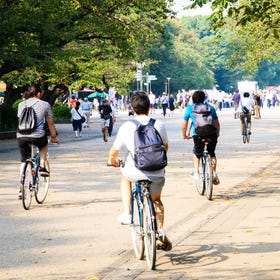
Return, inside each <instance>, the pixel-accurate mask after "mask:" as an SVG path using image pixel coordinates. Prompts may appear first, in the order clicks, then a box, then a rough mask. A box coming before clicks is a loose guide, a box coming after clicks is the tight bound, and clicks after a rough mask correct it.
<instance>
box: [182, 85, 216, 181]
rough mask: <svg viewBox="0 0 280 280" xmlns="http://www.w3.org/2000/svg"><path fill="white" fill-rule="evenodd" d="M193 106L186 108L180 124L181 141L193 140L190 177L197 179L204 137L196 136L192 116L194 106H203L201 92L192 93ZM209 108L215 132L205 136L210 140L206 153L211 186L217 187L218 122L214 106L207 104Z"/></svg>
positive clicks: (202, 94) (203, 97) (203, 100)
mask: <svg viewBox="0 0 280 280" xmlns="http://www.w3.org/2000/svg"><path fill="white" fill-rule="evenodd" d="M192 101H193V104H190V105H188V106H187V108H186V111H185V114H184V121H183V124H182V135H183V139H187V140H189V139H193V143H194V147H193V163H194V171H193V175H192V177H193V178H194V179H198V178H199V166H200V158H201V156H202V154H203V149H204V143H203V142H202V139H203V138H205V137H200V136H198V135H197V133H196V131H195V127H194V123H195V116H194V114H193V108H194V106H195V105H198V106H205V103H204V102H205V93H204V91H202V90H197V91H195V92H194V94H193V96H192ZM208 105H209V106H210V113H211V116H212V120H213V125H214V126H215V127H216V132H214V134H211V135H207V137H206V138H207V139H211V141H210V142H209V144H208V147H207V149H208V153H209V154H210V156H211V161H212V166H213V184H215V185H218V184H219V183H220V180H219V178H218V175H217V172H216V166H217V158H216V154H215V150H216V145H217V139H218V137H219V135H220V122H219V119H218V116H217V113H216V110H215V108H214V106H212V105H211V104H208ZM189 120H191V124H190V134H189V133H187V130H188V128H189Z"/></svg>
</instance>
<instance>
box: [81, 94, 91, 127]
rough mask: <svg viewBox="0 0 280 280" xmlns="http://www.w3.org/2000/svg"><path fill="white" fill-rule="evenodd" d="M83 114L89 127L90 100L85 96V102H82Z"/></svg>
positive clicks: (85, 124) (85, 123)
mask: <svg viewBox="0 0 280 280" xmlns="http://www.w3.org/2000/svg"><path fill="white" fill-rule="evenodd" d="M81 107H82V112H83V113H82V114H83V116H84V117H85V119H86V121H85V122H84V127H89V126H90V125H89V123H90V108H91V105H90V102H89V101H88V99H87V98H84V102H83V103H82V106H81Z"/></svg>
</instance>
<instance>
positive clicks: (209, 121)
mask: <svg viewBox="0 0 280 280" xmlns="http://www.w3.org/2000/svg"><path fill="white" fill-rule="evenodd" d="M192 114H193V116H194V124H193V125H194V128H195V132H196V134H197V135H198V136H201V137H207V136H211V135H213V134H216V133H217V129H216V127H215V125H214V123H213V118H212V115H211V111H210V106H209V104H203V105H198V104H195V105H194V106H193V110H192Z"/></svg>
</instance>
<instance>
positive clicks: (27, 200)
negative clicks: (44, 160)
mask: <svg viewBox="0 0 280 280" xmlns="http://www.w3.org/2000/svg"><path fill="white" fill-rule="evenodd" d="M32 191H33V189H32V166H31V162H26V163H25V167H24V170H23V179H22V205H23V208H24V209H25V210H28V209H29V208H30V205H31V200H32Z"/></svg>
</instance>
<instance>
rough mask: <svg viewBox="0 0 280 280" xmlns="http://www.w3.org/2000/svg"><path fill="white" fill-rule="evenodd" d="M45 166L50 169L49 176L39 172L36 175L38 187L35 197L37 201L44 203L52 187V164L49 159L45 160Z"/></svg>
mask: <svg viewBox="0 0 280 280" xmlns="http://www.w3.org/2000/svg"><path fill="white" fill-rule="evenodd" d="M45 167H46V169H47V170H48V171H49V176H48V177H44V176H41V175H40V174H39V172H38V173H37V177H36V187H35V199H36V201H37V203H39V204H42V203H43V202H44V201H45V199H46V197H47V194H48V191H49V187H50V175H51V174H50V164H49V162H48V160H46V161H45Z"/></svg>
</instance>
